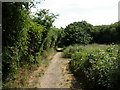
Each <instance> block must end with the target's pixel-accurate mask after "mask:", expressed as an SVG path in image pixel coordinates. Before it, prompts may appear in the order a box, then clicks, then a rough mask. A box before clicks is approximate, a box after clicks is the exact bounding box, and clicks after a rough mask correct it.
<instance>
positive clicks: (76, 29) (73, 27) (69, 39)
mask: <svg viewBox="0 0 120 90" xmlns="http://www.w3.org/2000/svg"><path fill="white" fill-rule="evenodd" d="M91 29H92V25H90V24H88V23H87V22H86V21H82V22H74V23H71V24H69V25H68V26H67V27H66V28H65V30H64V33H65V36H64V38H63V41H64V44H65V45H72V44H88V43H89V42H90V41H91V39H92V37H91V36H90V31H91Z"/></svg>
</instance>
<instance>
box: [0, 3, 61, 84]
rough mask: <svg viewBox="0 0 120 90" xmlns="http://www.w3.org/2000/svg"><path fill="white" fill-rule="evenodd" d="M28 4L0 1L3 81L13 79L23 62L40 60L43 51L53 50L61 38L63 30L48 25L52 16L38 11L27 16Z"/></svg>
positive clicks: (36, 62)
mask: <svg viewBox="0 0 120 90" xmlns="http://www.w3.org/2000/svg"><path fill="white" fill-rule="evenodd" d="M28 6H29V4H28V3H19V2H17V3H12V2H9V3H2V7H3V11H4V12H3V43H2V44H3V65H2V68H3V82H7V81H10V80H13V79H15V78H17V73H18V72H19V71H20V70H19V69H20V68H21V67H22V66H23V65H24V66H29V67H31V65H32V64H38V63H40V61H41V58H42V55H43V53H44V52H45V51H46V50H49V49H50V48H53V49H55V48H56V47H57V45H58V43H57V42H59V40H60V38H61V32H62V31H63V30H62V29H57V28H53V27H52V24H53V22H54V20H55V18H56V15H54V14H53V13H49V11H48V10H41V11H39V13H37V15H38V16H36V17H34V18H31V16H30V12H29V9H28ZM40 17H42V18H40ZM43 18H44V19H45V20H44V19H43Z"/></svg>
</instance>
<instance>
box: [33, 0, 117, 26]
mask: <svg viewBox="0 0 120 90" xmlns="http://www.w3.org/2000/svg"><path fill="white" fill-rule="evenodd" d="M118 1H119V0H45V1H42V3H41V4H40V5H38V9H50V11H51V12H53V13H55V14H59V15H60V16H59V17H58V19H57V20H56V21H55V23H54V25H55V26H56V27H65V26H66V25H68V24H69V23H72V22H74V21H82V20H86V21H87V22H88V23H91V24H93V25H101V24H111V23H114V22H116V21H117V20H118ZM32 11H36V10H35V9H33V10H32Z"/></svg>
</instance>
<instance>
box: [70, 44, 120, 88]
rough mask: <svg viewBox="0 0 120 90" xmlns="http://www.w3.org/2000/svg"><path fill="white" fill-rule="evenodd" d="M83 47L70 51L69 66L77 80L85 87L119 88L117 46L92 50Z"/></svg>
mask: <svg viewBox="0 0 120 90" xmlns="http://www.w3.org/2000/svg"><path fill="white" fill-rule="evenodd" d="M85 47H86V46H85ZM85 47H84V48H83V50H80V51H79V50H78V51H76V52H74V53H71V54H72V57H71V59H72V60H71V61H70V68H71V70H72V71H73V73H74V74H75V76H76V77H77V78H78V80H80V81H82V82H83V85H84V87H85V88H119V85H118V83H120V80H119V77H118V76H119V75H120V64H119V62H120V61H119V60H120V59H119V57H120V56H119V55H120V54H119V52H118V46H116V45H109V46H107V47H106V48H104V49H103V48H102V49H101V48H99V49H98V48H96V49H93V50H92V49H91V50H87V49H85ZM68 48H69V47H68ZM71 48H73V47H71ZM73 50H74V49H73ZM116 82H117V83H116Z"/></svg>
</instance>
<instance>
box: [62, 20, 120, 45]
mask: <svg viewBox="0 0 120 90" xmlns="http://www.w3.org/2000/svg"><path fill="white" fill-rule="evenodd" d="M63 43H64V45H66V46H67V45H72V44H88V43H99V44H111V43H120V22H116V23H114V24H111V25H100V26H93V25H91V24H89V23H87V22H86V21H82V22H74V23H71V24H69V25H68V26H67V27H66V28H65V29H64V37H63Z"/></svg>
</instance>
